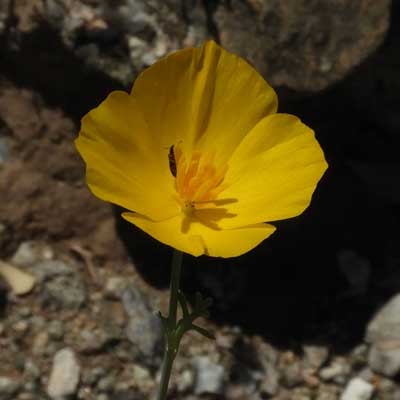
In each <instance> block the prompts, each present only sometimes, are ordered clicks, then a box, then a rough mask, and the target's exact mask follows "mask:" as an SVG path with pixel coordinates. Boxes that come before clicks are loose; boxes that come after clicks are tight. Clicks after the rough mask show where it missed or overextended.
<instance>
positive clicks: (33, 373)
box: [24, 359, 41, 379]
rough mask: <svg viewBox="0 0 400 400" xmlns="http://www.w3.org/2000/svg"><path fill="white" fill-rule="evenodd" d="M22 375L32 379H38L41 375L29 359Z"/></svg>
mask: <svg viewBox="0 0 400 400" xmlns="http://www.w3.org/2000/svg"><path fill="white" fill-rule="evenodd" d="M24 373H25V375H27V376H28V377H31V378H33V379H38V378H39V377H40V375H41V372H40V368H39V367H38V366H37V364H35V362H34V361H33V360H31V359H27V360H26V361H25V365H24Z"/></svg>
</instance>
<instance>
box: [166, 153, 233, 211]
mask: <svg viewBox="0 0 400 400" xmlns="http://www.w3.org/2000/svg"><path fill="white" fill-rule="evenodd" d="M173 152H174V159H175V166H176V179H175V187H176V191H177V193H178V197H179V201H180V203H181V205H182V211H183V212H184V213H185V214H186V215H191V214H192V213H193V211H194V210H195V209H201V208H208V207H210V205H213V202H214V201H215V200H216V199H217V196H218V194H219V193H220V192H221V191H222V190H223V189H224V188H225V187H224V185H223V180H224V177H225V174H226V172H227V170H228V165H227V164H223V165H220V166H217V165H216V162H215V152H209V153H202V152H200V151H196V150H195V151H193V153H192V154H191V156H190V158H186V156H185V155H184V154H183V152H182V149H181V148H180V147H179V145H175V146H173Z"/></svg>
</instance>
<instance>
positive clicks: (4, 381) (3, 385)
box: [0, 376, 20, 400]
mask: <svg viewBox="0 0 400 400" xmlns="http://www.w3.org/2000/svg"><path fill="white" fill-rule="evenodd" d="M19 388H20V384H19V383H18V382H16V381H15V380H13V379H11V378H8V377H7V376H0V399H2V400H8V399H12V398H14V397H13V396H14V395H15V394H16V393H17V392H18V390H19Z"/></svg>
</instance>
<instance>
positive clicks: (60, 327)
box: [47, 320, 64, 340]
mask: <svg viewBox="0 0 400 400" xmlns="http://www.w3.org/2000/svg"><path fill="white" fill-rule="evenodd" d="M47 332H48V333H49V337H50V338H51V339H53V340H61V339H62V338H63V337H64V323H63V322H62V321H59V320H53V321H50V323H49V326H48V327H47Z"/></svg>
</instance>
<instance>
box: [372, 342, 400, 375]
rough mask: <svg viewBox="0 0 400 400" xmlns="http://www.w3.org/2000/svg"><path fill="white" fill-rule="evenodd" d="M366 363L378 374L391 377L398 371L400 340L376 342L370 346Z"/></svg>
mask: <svg viewBox="0 0 400 400" xmlns="http://www.w3.org/2000/svg"><path fill="white" fill-rule="evenodd" d="M368 365H369V366H370V368H371V369H372V370H373V371H375V372H377V373H378V374H382V375H385V376H387V377H389V378H393V377H394V376H396V375H397V374H398V373H399V372H400V341H399V340H397V341H385V342H378V343H375V344H373V345H372V346H371V349H370V351H369V355H368Z"/></svg>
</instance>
